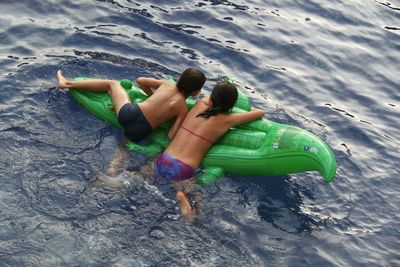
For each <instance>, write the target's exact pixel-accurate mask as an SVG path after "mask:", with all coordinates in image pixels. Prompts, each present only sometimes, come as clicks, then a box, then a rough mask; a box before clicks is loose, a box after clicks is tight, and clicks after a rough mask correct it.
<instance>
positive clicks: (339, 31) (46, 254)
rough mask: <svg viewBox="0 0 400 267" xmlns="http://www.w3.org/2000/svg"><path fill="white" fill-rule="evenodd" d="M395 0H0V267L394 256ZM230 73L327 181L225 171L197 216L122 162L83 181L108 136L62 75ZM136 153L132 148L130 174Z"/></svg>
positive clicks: (399, 258) (113, 134) (110, 131)
mask: <svg viewBox="0 0 400 267" xmlns="http://www.w3.org/2000/svg"><path fill="white" fill-rule="evenodd" d="M399 18H400V2H399V1H397V0H388V1H380V0H375V1H373V0H365V1H357V0H347V1H344V0H337V1H328V0H324V1H322V0H321V1H310V0H307V1H284V0H283V1H223V0H222V1H176V0H169V1H154V0H153V1H142V2H138V1H132V0H126V1H123V0H115V1H114V0H102V1H84V0H81V1H61V0H60V1H49V0H47V1H45V0H44V1H38V0H29V1H1V2H0V151H1V153H0V266H400V232H399V229H400V222H399V221H400V216H399V212H400V196H399V192H400V185H399V176H400V167H399V162H400V154H399V150H400V138H399V136H400V126H399V124H400V112H399V111H400V61H399V58H400V20H399ZM187 67H196V68H200V69H202V70H203V71H204V72H205V74H206V75H207V76H208V77H209V81H208V82H207V84H206V87H205V91H206V92H209V91H210V89H211V87H212V85H213V83H214V82H215V80H217V79H218V77H219V76H221V75H228V76H234V77H235V78H236V79H237V81H238V83H239V85H240V86H241V89H242V90H243V91H245V92H246V94H248V95H249V96H250V97H251V100H252V101H253V105H254V106H257V107H259V108H262V109H265V110H266V118H268V119H271V120H274V121H278V122H282V123H286V124H291V125H296V126H300V127H302V128H305V129H307V130H309V131H312V132H313V133H315V134H317V135H318V136H320V137H321V138H322V139H324V140H325V141H326V142H327V143H328V144H329V145H330V146H331V147H332V149H333V151H334V153H335V155H336V159H337V165H338V169H337V176H336V179H335V181H334V182H333V183H331V184H326V183H324V182H323V180H322V178H321V177H320V175H319V174H318V173H302V174H295V175H287V176H281V177H255V178H250V177H225V178H224V179H223V180H222V181H221V182H220V183H218V184H216V185H212V186H207V187H202V188H201V190H202V192H203V194H204V196H205V204H204V208H203V214H202V216H201V218H200V221H199V222H198V223H197V224H195V225H191V224H187V223H185V222H184V221H183V220H182V219H181V218H180V217H179V212H178V210H177V206H176V203H175V200H174V193H173V191H172V190H170V188H168V185H166V184H162V182H160V181H154V180H152V179H150V180H144V178H148V177H145V176H146V175H141V174H139V173H137V172H130V173H125V174H120V175H119V176H118V177H115V179H118V180H119V181H122V182H123V183H124V184H126V185H127V186H126V187H124V188H122V189H121V188H119V189H115V188H110V187H108V186H99V185H96V186H95V185H94V184H93V183H91V177H93V176H95V175H96V174H98V173H99V172H104V171H105V169H106V168H107V166H108V164H109V162H110V160H111V158H112V154H113V152H114V149H115V148H116V146H118V145H119V144H120V142H121V135H122V134H121V132H120V130H118V129H114V128H112V127H111V126H108V125H106V124H105V123H103V122H101V121H99V120H97V119H95V118H94V117H92V116H91V115H89V114H88V113H87V112H85V111H84V110H83V109H81V108H80V107H79V106H78V105H77V104H76V103H75V102H74V101H73V100H72V99H71V97H70V96H69V95H68V93H66V92H65V91H60V90H58V89H56V87H55V72H56V70H57V69H62V70H64V72H65V74H66V75H67V76H68V77H75V76H88V77H98V78H112V79H121V78H130V79H135V78H136V77H138V76H139V75H146V76H152V77H157V78H161V77H165V76H166V75H174V76H177V75H179V73H180V72H181V71H182V70H184V69H185V68H187ZM146 161H147V159H146V158H145V157H143V156H141V155H137V154H136V155H135V154H132V155H131V158H130V163H129V166H127V168H128V169H130V170H132V171H135V170H137V169H138V168H139V167H140V166H141V165H143V164H145V163H146Z"/></svg>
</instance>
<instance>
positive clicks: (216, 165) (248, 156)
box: [69, 77, 336, 184]
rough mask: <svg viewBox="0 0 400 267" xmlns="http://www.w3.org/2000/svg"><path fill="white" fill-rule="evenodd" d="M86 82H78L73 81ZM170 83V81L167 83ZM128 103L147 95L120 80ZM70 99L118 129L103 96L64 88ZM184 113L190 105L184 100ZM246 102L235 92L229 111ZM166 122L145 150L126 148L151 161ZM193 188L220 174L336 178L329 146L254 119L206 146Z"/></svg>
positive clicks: (165, 143)
mask: <svg viewBox="0 0 400 267" xmlns="http://www.w3.org/2000/svg"><path fill="white" fill-rule="evenodd" d="M82 79H87V78H83V77H78V78H76V79H75V80H82ZM170 79H171V81H173V80H172V78H170ZM120 83H121V85H122V87H124V89H125V90H126V91H127V93H128V95H129V97H130V99H131V101H132V103H138V102H141V101H144V100H145V99H146V98H147V95H146V94H145V93H144V92H143V91H142V90H141V89H139V88H138V87H136V86H134V85H132V82H131V81H130V80H121V81H120ZM69 92H70V93H71V95H72V97H73V98H74V99H75V100H76V101H77V102H78V103H79V104H80V105H82V106H83V107H84V108H85V109H86V110H87V111H89V112H90V113H91V114H93V115H94V116H96V117H98V118H99V119H101V120H103V121H105V122H107V123H110V124H112V125H114V126H116V127H121V126H120V124H119V122H118V119H117V116H116V114H115V112H114V110H113V105H112V101H111V98H110V96H109V95H108V94H107V93H105V92H104V93H94V92H89V91H86V90H81V89H77V88H73V89H70V90H69ZM186 102H187V105H188V108H191V107H192V106H193V105H194V103H195V101H194V100H192V99H187V100H186ZM250 108H251V106H250V101H249V98H248V97H247V96H246V95H244V94H243V93H242V92H240V91H239V98H238V101H237V102H236V105H235V107H234V108H233V110H232V112H243V111H248V110H250ZM168 129H169V123H165V124H163V125H161V126H160V127H159V128H158V129H156V130H154V131H153V133H152V134H151V135H150V136H149V137H148V138H147V139H146V141H145V142H144V143H146V145H139V144H136V143H132V142H129V143H128V148H129V149H131V150H135V151H138V152H140V153H143V154H145V155H147V156H149V157H154V156H156V155H157V154H158V153H159V152H161V151H163V150H164V149H165V148H166V147H167V146H168V144H169V142H170V140H169V139H168V137H167V133H168ZM201 166H202V169H203V172H202V174H200V175H199V176H198V177H196V179H197V182H198V183H199V184H209V183H213V182H216V181H218V180H219V179H220V178H221V177H222V176H223V174H224V173H227V174H233V175H243V176H272V175H283V174H290V173H298V172H305V171H319V172H320V173H321V174H322V176H323V177H324V180H325V181H326V182H331V181H332V180H333V178H334V177H335V173H336V161H335V156H334V155H333V153H332V151H331V149H330V148H329V146H328V145H327V144H326V143H324V142H323V141H322V140H321V139H320V138H319V137H317V136H316V135H314V134H312V133H310V132H308V131H306V130H304V129H301V128H298V127H294V126H290V125H284V124H280V123H276V122H273V121H269V120H266V119H258V120H256V121H253V122H250V123H246V124H242V125H239V126H237V127H235V128H232V129H231V130H229V131H228V132H227V133H226V134H225V135H223V136H222V137H221V138H219V139H218V141H217V142H216V143H215V144H214V145H213V146H212V147H211V149H210V150H209V151H208V153H207V154H206V156H205V157H204V159H203V161H202V164H201Z"/></svg>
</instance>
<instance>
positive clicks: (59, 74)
mask: <svg viewBox="0 0 400 267" xmlns="http://www.w3.org/2000/svg"><path fill="white" fill-rule="evenodd" d="M57 81H58V88H60V89H64V88H68V87H67V79H65V77H64V76H63V75H62V71H61V70H58V71H57Z"/></svg>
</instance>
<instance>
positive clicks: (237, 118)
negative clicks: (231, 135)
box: [229, 108, 264, 126]
mask: <svg viewBox="0 0 400 267" xmlns="http://www.w3.org/2000/svg"><path fill="white" fill-rule="evenodd" d="M263 116H264V111H263V110H261V109H258V108H255V109H252V110H250V111H248V112H243V113H232V114H230V115H229V123H230V124H231V125H232V126H233V125H237V124H242V123H245V122H249V121H253V120H255V119H259V118H262V117H263Z"/></svg>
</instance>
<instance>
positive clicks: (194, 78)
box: [176, 68, 206, 97]
mask: <svg viewBox="0 0 400 267" xmlns="http://www.w3.org/2000/svg"><path fill="white" fill-rule="evenodd" d="M205 82H206V76H205V75H204V74H203V73H202V72H201V71H200V70H198V69H194V68H188V69H186V70H185V71H184V72H182V74H181V77H179V80H178V82H177V83H176V87H178V90H179V91H180V92H181V93H183V95H184V96H185V97H188V96H190V95H191V94H192V93H193V92H195V91H197V90H200V89H201V87H203V85H204V83H205Z"/></svg>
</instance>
